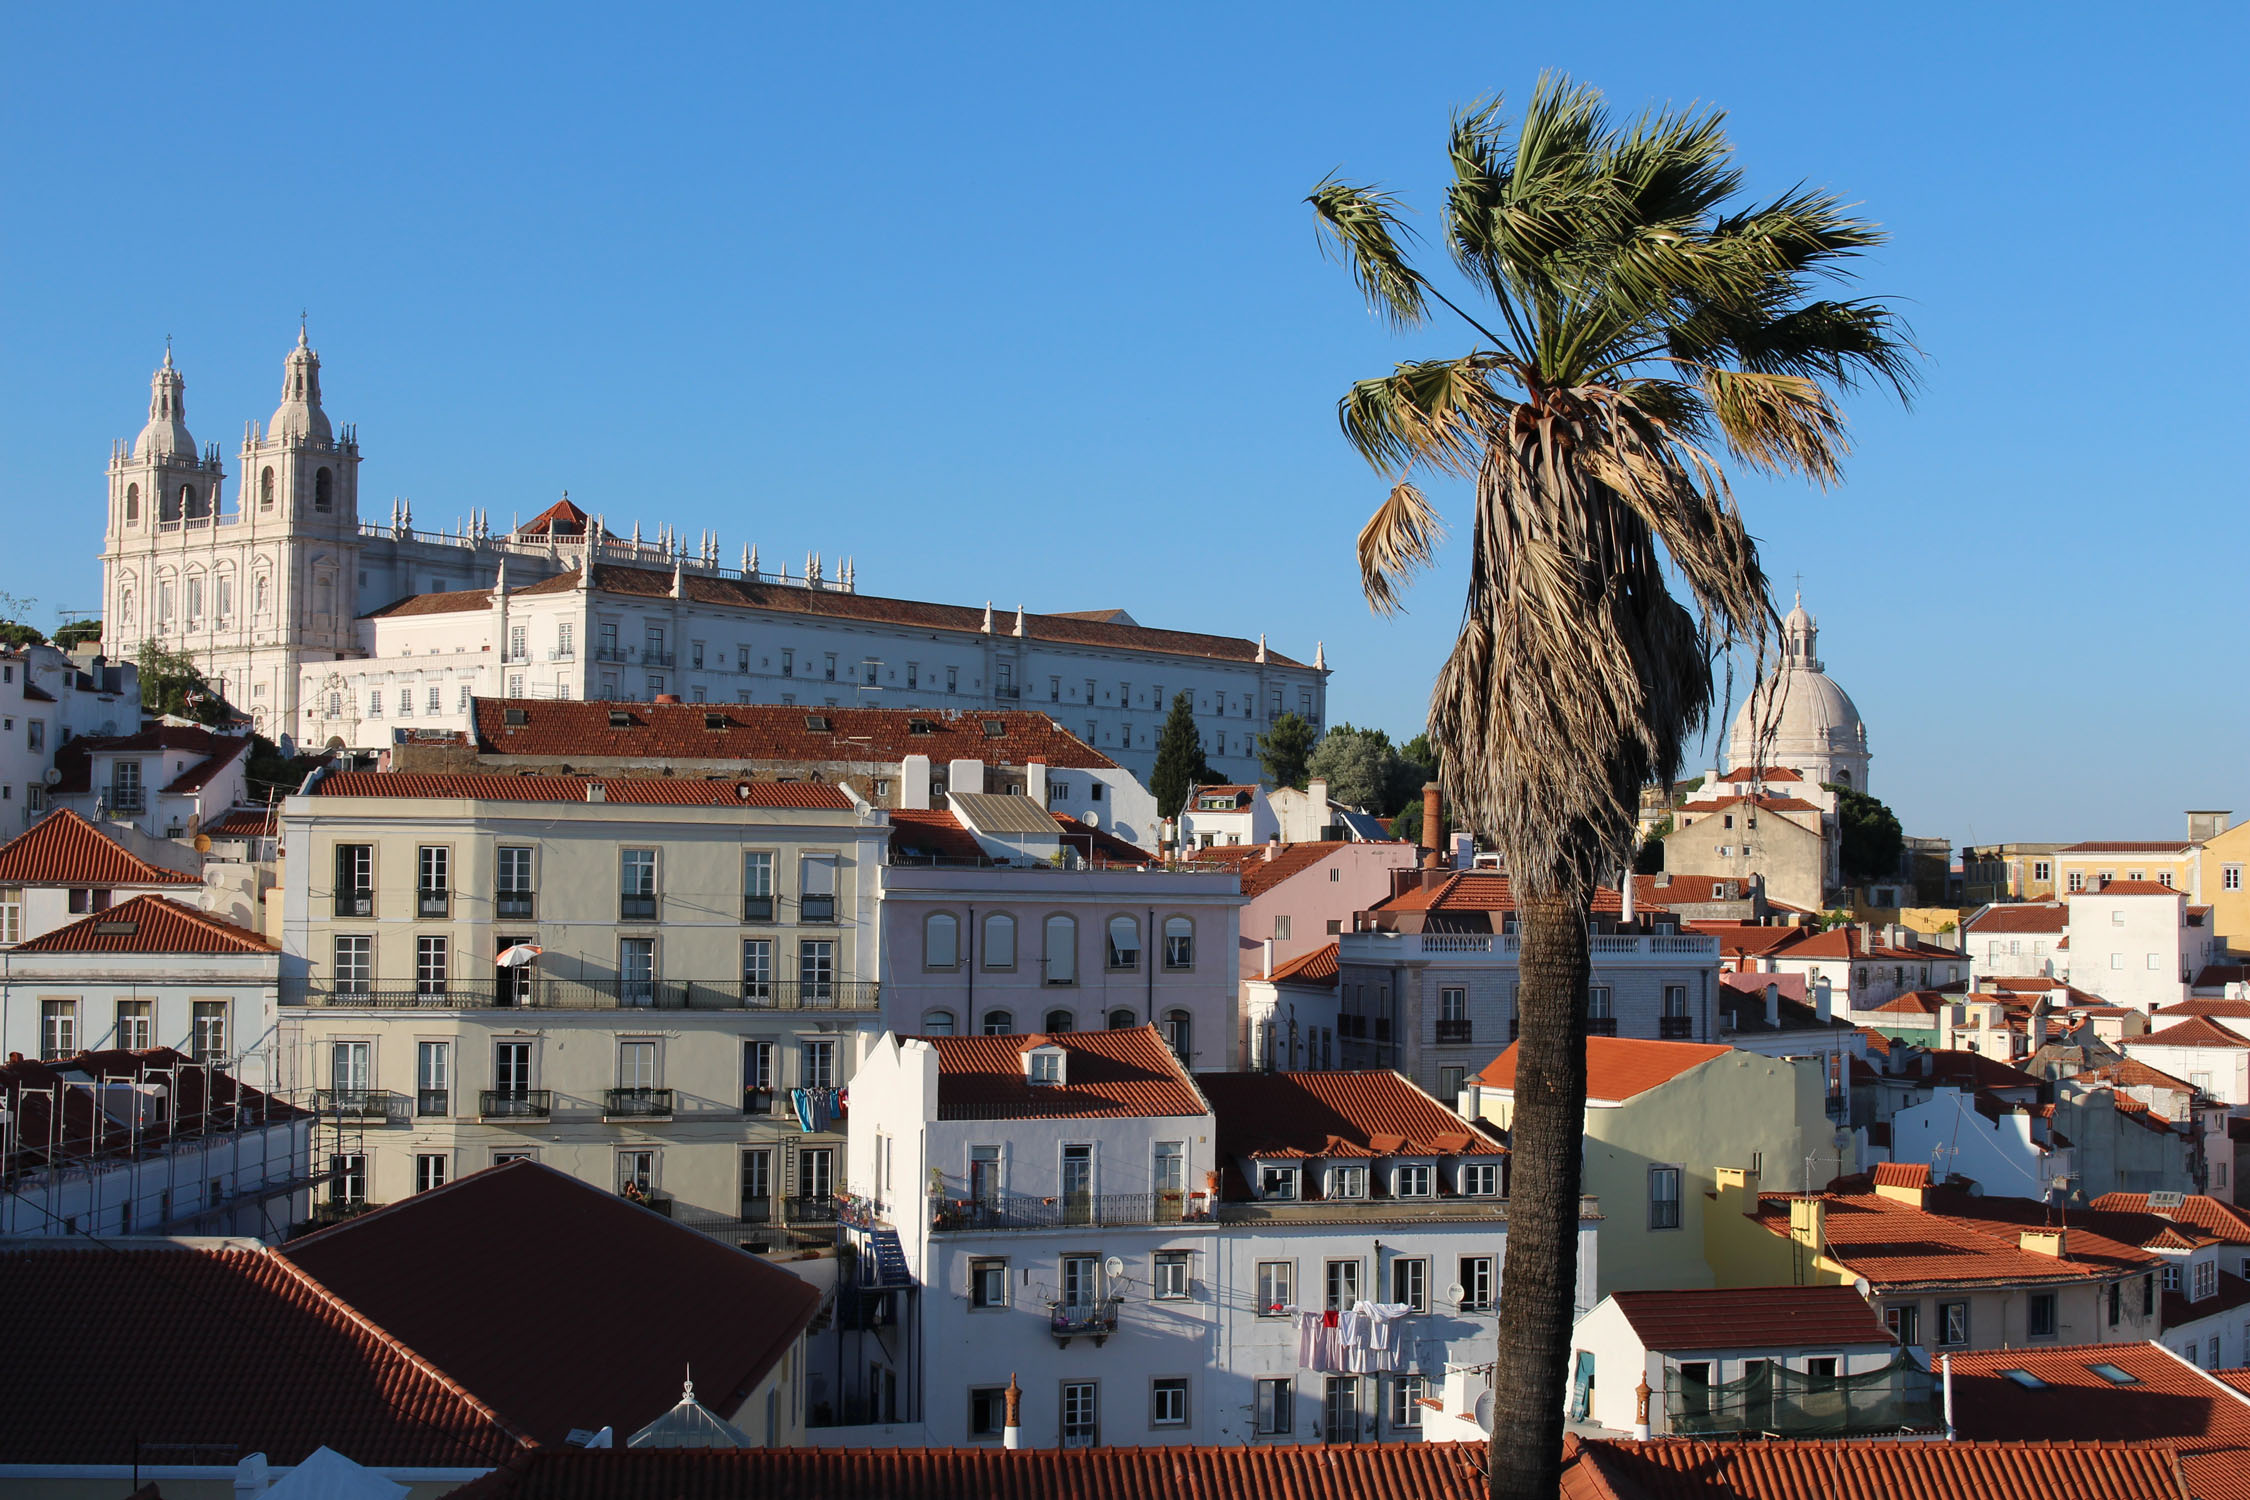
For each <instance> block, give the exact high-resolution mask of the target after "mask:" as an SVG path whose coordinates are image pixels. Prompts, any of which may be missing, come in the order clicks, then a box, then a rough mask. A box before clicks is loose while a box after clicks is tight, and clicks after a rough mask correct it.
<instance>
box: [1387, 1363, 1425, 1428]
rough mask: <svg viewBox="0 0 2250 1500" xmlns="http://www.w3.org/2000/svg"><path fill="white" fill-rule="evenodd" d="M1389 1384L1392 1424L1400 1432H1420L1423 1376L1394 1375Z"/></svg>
mask: <svg viewBox="0 0 2250 1500" xmlns="http://www.w3.org/2000/svg"><path fill="white" fill-rule="evenodd" d="M1389 1386H1390V1393H1391V1426H1392V1427H1393V1428H1395V1429H1397V1430H1398V1431H1400V1432H1419V1431H1420V1430H1421V1428H1422V1377H1421V1376H1419V1375H1393V1376H1391V1377H1390V1379H1389Z"/></svg>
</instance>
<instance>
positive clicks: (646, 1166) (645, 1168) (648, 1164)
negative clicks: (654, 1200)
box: [617, 1151, 656, 1201]
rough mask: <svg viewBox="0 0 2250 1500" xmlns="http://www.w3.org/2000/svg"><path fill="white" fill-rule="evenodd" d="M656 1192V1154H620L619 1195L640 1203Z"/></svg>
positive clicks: (638, 1152)
mask: <svg viewBox="0 0 2250 1500" xmlns="http://www.w3.org/2000/svg"><path fill="white" fill-rule="evenodd" d="M655 1191H656V1153H655V1152H654V1151H620V1152H618V1153H617V1192H618V1195H619V1196H620V1197H625V1198H631V1199H634V1200H635V1201H639V1200H642V1199H645V1198H647V1197H648V1196H649V1194H651V1193H653V1192H655Z"/></svg>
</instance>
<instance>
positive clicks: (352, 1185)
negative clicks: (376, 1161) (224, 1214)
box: [212, 1151, 367, 1203]
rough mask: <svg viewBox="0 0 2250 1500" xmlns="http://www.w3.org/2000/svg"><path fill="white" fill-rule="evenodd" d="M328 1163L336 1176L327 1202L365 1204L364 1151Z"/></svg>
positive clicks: (365, 1171)
mask: <svg viewBox="0 0 2250 1500" xmlns="http://www.w3.org/2000/svg"><path fill="white" fill-rule="evenodd" d="M329 1161H330V1162H331V1163H332V1164H333V1166H334V1168H335V1172H336V1175H335V1176H334V1177H332V1178H330V1179H329V1183H328V1201H329V1202H331V1203H365V1202H366V1201H367V1153H366V1152H364V1151H347V1152H344V1153H343V1154H341V1155H339V1156H332V1157H330V1158H329ZM217 1185H218V1184H217V1183H213V1184H212V1186H213V1187H216V1186H217ZM217 1199H218V1195H217V1194H216V1193H214V1194H212V1201H214V1202H216V1201H217Z"/></svg>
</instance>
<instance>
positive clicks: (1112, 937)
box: [1109, 916, 1141, 971]
mask: <svg viewBox="0 0 2250 1500" xmlns="http://www.w3.org/2000/svg"><path fill="white" fill-rule="evenodd" d="M1140 966H1141V924H1140V923H1138V922H1136V921H1134V920H1133V919H1132V918H1131V917H1122V916H1120V917H1111V918H1110V919H1109V967H1110V968H1111V970H1113V971H1129V970H1135V969H1138V968H1140Z"/></svg>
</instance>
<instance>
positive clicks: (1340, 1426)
mask: <svg viewBox="0 0 2250 1500" xmlns="http://www.w3.org/2000/svg"><path fill="white" fill-rule="evenodd" d="M1244 701H1245V702H1247V701H1248V700H1247V699H1245V700H1244ZM1320 1421H1321V1436H1322V1437H1323V1438H1324V1439H1326V1440H1327V1441H1328V1442H1331V1443H1349V1442H1352V1441H1354V1440H1355V1439H1357V1438H1358V1436H1359V1377H1358V1376H1357V1375H1331V1376H1329V1377H1328V1386H1327V1389H1326V1391H1325V1392H1324V1393H1323V1394H1322V1398H1321V1404H1320Z"/></svg>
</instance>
